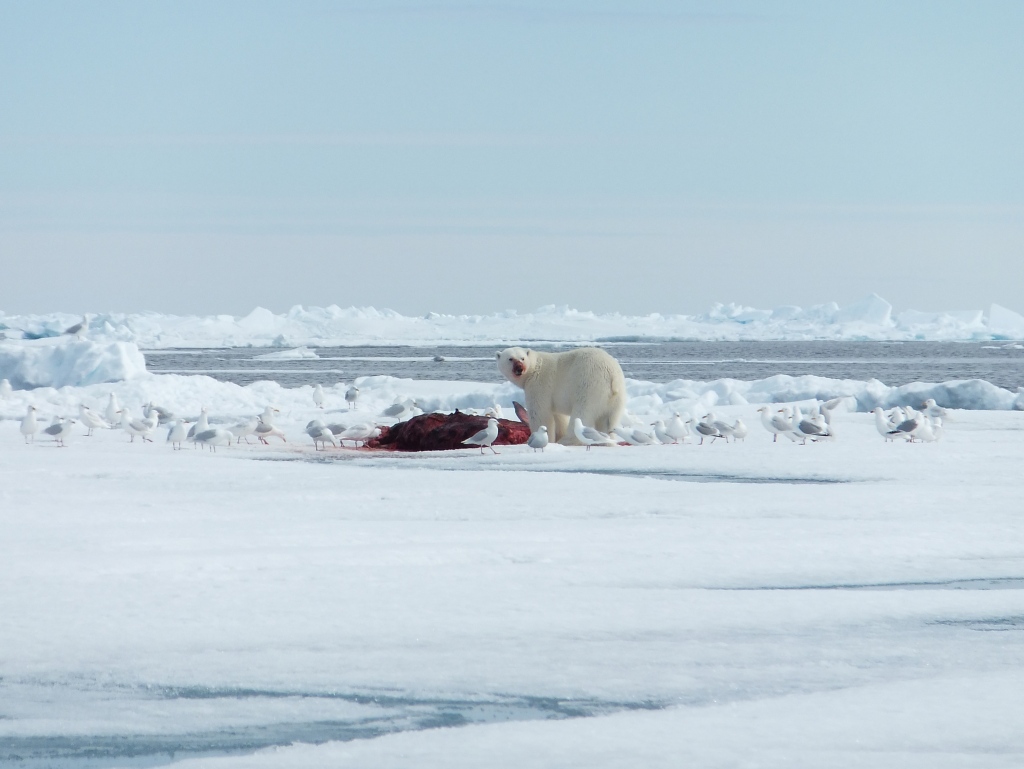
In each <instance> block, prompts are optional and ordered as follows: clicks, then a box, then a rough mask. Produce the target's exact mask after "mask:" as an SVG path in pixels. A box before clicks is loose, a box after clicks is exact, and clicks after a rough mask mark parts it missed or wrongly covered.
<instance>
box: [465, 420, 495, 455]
mask: <svg viewBox="0 0 1024 769" xmlns="http://www.w3.org/2000/svg"><path fill="white" fill-rule="evenodd" d="M497 439H498V420H497V419H495V418H494V417H491V418H490V419H488V420H487V427H485V428H484V429H483V430H481V431H480V432H478V433H475V434H474V435H471V436H470V437H468V438H466V440H464V441H463V442H462V443H463V444H464V445H466V446H479V447H480V453H481V454H483V453H484V449H490V450H491V451H492V452H493V453H495V454H497V453H498V452H497V451H494V446H492V445H491V444H492V443H494V442H495V441H496V440H497Z"/></svg>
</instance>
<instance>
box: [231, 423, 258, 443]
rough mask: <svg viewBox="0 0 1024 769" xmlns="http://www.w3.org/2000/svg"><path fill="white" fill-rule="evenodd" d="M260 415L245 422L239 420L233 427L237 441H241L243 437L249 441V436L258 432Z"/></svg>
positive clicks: (232, 432)
mask: <svg viewBox="0 0 1024 769" xmlns="http://www.w3.org/2000/svg"><path fill="white" fill-rule="evenodd" d="M259 424H260V420H259V417H249V418H248V419H247V420H245V421H244V422H239V423H238V424H237V425H235V426H234V427H232V428H231V434H232V435H234V436H235V443H241V442H242V439H243V438H245V442H246V443H248V442H249V436H250V435H254V434H255V433H256V428H257V427H259Z"/></svg>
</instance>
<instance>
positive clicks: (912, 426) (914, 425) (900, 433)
mask: <svg viewBox="0 0 1024 769" xmlns="http://www.w3.org/2000/svg"><path fill="white" fill-rule="evenodd" d="M923 424H924V417H913V418H911V419H904V420H903V421H902V422H900V423H899V424H898V425H896V427H895V428H893V429H892V430H890V431H889V435H890V436H892V437H894V438H906V439H907V440H909V441H910V442H913V441H914V436H915V434H916V433H917V431H918V430H920V429H921V425H923Z"/></svg>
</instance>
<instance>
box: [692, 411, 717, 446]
mask: <svg viewBox="0 0 1024 769" xmlns="http://www.w3.org/2000/svg"><path fill="white" fill-rule="evenodd" d="M710 416H711V415H710V414H705V415H704V418H703V419H702V420H701V421H699V422H698V423H697V433H698V434H699V435H700V443H699V444H697V445H699V446H703V445H704V439H705V438H710V439H711V442H712V443H714V441H715V439H716V438H721V437H722V436H721V435H719V434H718V430H716V429H715V426H714V425H713V424H711V422H709V421H708V418H709V417H710Z"/></svg>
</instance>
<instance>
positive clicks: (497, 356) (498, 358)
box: [494, 350, 501, 360]
mask: <svg viewBox="0 0 1024 769" xmlns="http://www.w3.org/2000/svg"><path fill="white" fill-rule="evenodd" d="M494 359H495V360H501V350H498V351H497V352H496V353H494Z"/></svg>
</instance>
